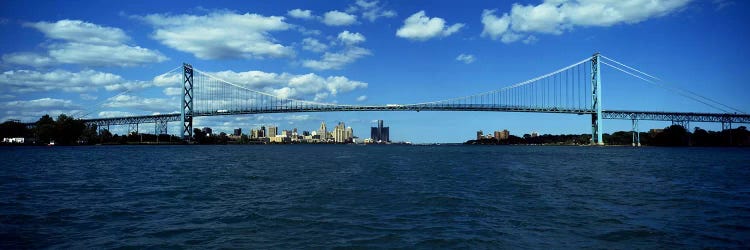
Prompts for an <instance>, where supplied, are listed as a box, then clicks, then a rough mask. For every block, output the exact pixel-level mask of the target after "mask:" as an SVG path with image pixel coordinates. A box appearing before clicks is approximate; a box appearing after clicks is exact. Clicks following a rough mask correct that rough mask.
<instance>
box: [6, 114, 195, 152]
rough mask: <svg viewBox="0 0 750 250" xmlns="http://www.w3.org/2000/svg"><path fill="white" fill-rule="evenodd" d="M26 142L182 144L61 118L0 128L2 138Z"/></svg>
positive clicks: (165, 137) (46, 117)
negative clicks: (28, 124) (24, 140)
mask: <svg viewBox="0 0 750 250" xmlns="http://www.w3.org/2000/svg"><path fill="white" fill-rule="evenodd" d="M19 137H20V138H26V139H30V140H26V142H25V143H26V144H36V145H47V144H50V143H54V144H55V145H94V144H130V143H143V142H176V143H179V142H181V140H180V139H179V138H178V137H176V136H172V135H166V134H162V135H154V134H137V133H130V134H127V135H117V134H114V135H113V134H112V133H111V132H110V131H108V130H106V129H104V130H101V131H98V128H97V126H96V125H86V123H85V122H84V121H83V120H80V119H74V118H73V117H70V116H67V115H65V114H61V115H59V116H58V117H57V119H56V120H55V119H53V118H52V117H50V116H49V115H44V116H42V117H41V118H39V120H37V121H36V122H35V123H34V125H33V126H31V127H28V126H26V124H24V123H21V122H18V121H6V122H4V123H2V124H0V138H19Z"/></svg>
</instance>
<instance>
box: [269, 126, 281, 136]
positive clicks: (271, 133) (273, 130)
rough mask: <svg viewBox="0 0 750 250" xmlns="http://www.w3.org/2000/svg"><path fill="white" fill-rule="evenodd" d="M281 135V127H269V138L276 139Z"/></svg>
mask: <svg viewBox="0 0 750 250" xmlns="http://www.w3.org/2000/svg"><path fill="white" fill-rule="evenodd" d="M278 134H279V127H273V126H272V127H268V135H267V137H268V138H273V137H276V135H278Z"/></svg>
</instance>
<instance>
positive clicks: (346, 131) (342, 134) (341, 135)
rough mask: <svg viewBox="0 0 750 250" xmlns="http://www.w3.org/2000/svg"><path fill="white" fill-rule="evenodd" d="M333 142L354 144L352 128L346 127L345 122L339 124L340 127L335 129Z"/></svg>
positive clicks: (337, 126)
mask: <svg viewBox="0 0 750 250" xmlns="http://www.w3.org/2000/svg"><path fill="white" fill-rule="evenodd" d="M332 134H333V141H334V142H336V143H349V142H352V136H353V135H352V134H353V131H352V127H348V128H347V127H346V125H345V124H344V123H343V122H339V124H338V125H336V127H335V128H334V129H333V133H332Z"/></svg>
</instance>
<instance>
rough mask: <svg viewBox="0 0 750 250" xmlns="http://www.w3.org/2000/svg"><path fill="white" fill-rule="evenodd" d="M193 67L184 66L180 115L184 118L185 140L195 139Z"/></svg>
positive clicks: (183, 137)
mask: <svg viewBox="0 0 750 250" xmlns="http://www.w3.org/2000/svg"><path fill="white" fill-rule="evenodd" d="M193 97H194V96H193V66H191V65H190V64H186V63H183V64H182V100H181V101H180V107H181V108H180V115H181V117H182V133H181V137H182V139H183V140H188V141H190V140H191V139H192V138H193Z"/></svg>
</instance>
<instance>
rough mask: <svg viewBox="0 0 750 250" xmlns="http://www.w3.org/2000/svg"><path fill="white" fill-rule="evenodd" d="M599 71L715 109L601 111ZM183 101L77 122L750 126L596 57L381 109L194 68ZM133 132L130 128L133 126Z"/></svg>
mask: <svg viewBox="0 0 750 250" xmlns="http://www.w3.org/2000/svg"><path fill="white" fill-rule="evenodd" d="M602 66H607V67H609V68H611V69H614V70H617V71H620V72H623V73H625V74H628V75H630V76H632V77H635V78H637V79H640V80H643V81H646V82H648V83H650V84H654V85H656V86H659V87H662V88H666V89H668V90H671V91H673V92H675V93H677V94H680V95H683V96H685V97H687V98H690V99H692V100H694V101H697V102H700V103H702V104H705V105H707V106H710V107H712V108H714V109H716V110H719V111H720V112H717V113H699V112H661V111H637V110H606V109H603V108H602V79H601V78H602V77H601V75H602V74H601V70H602ZM180 85H181V86H182V95H181V96H182V98H181V100H180V103H179V105H180V113H174V114H160V115H145V116H125V117H109V118H91V119H83V120H84V121H85V122H86V123H87V124H91V125H97V126H98V127H99V128H104V127H108V126H110V125H129V126H131V131H132V130H135V131H137V130H138V126H139V124H150V123H153V124H154V128H155V133H156V134H166V133H167V127H168V126H167V124H168V123H169V122H180V123H181V124H182V126H181V127H182V129H181V132H180V135H181V136H182V138H183V139H185V140H190V139H191V138H192V136H193V118H195V117H200V116H224V115H244V114H263V113H297V112H342V111H354V112H357V111H417V112H419V111H491V112H534V113H560V114H578V115H590V116H591V134H592V140H591V144H594V145H603V144H604V141H603V139H602V135H603V131H604V130H603V122H602V120H603V119H621V120H631V121H632V125H633V134H634V136H633V143H634V144H635V143H638V144H639V143H640V142H639V141H638V140H639V138H638V136H636V134H637V133H638V121H639V120H655V121H671V122H672V123H677V124H681V125H683V126H685V125H688V126H687V127H689V123H690V122H714V123H722V128H724V126H725V125H729V127H730V128H731V126H732V124H736V123H750V115H748V114H746V113H744V112H742V111H740V110H737V109H735V108H732V107H729V106H727V105H724V104H722V103H720V102H717V101H715V100H712V99H710V98H707V97H704V96H702V95H700V94H697V93H694V92H691V91H688V90H684V89H681V88H677V87H675V86H672V85H668V84H665V83H663V82H662V81H661V80H660V79H659V78H657V77H654V76H652V75H649V74H647V73H644V72H643V71H640V70H638V69H635V68H633V67H630V66H627V65H625V64H623V63H620V62H618V61H616V60H614V59H610V58H608V57H606V56H604V55H601V54H599V53H596V54H594V55H593V56H591V57H587V58H585V59H583V60H581V61H578V62H576V63H573V64H571V65H569V66H566V67H563V68H561V69H559V70H556V71H553V72H551V73H549V74H545V75H542V76H539V77H536V78H532V79H530V80H527V81H523V82H520V83H517V84H513V85H510V86H507V87H503V88H500V89H496V90H492V91H487V92H483V93H478V94H474V95H470V96H462V97H456V98H451V99H445V100H438V101H432V102H423V103H412V104H384V105H345V104H333V103H322V102H314V101H307V100H298V99H294V98H285V97H280V96H277V95H273V94H270V93H266V92H262V91H258V90H254V89H250V88H247V87H245V86H244V84H242V83H239V84H238V83H233V82H229V81H226V80H224V79H220V78H218V77H215V76H213V75H211V74H209V73H206V72H203V71H200V70H199V69H197V68H194V67H193V66H192V65H189V64H184V65H183V67H182V82H181V83H180ZM133 128H134V129H133Z"/></svg>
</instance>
